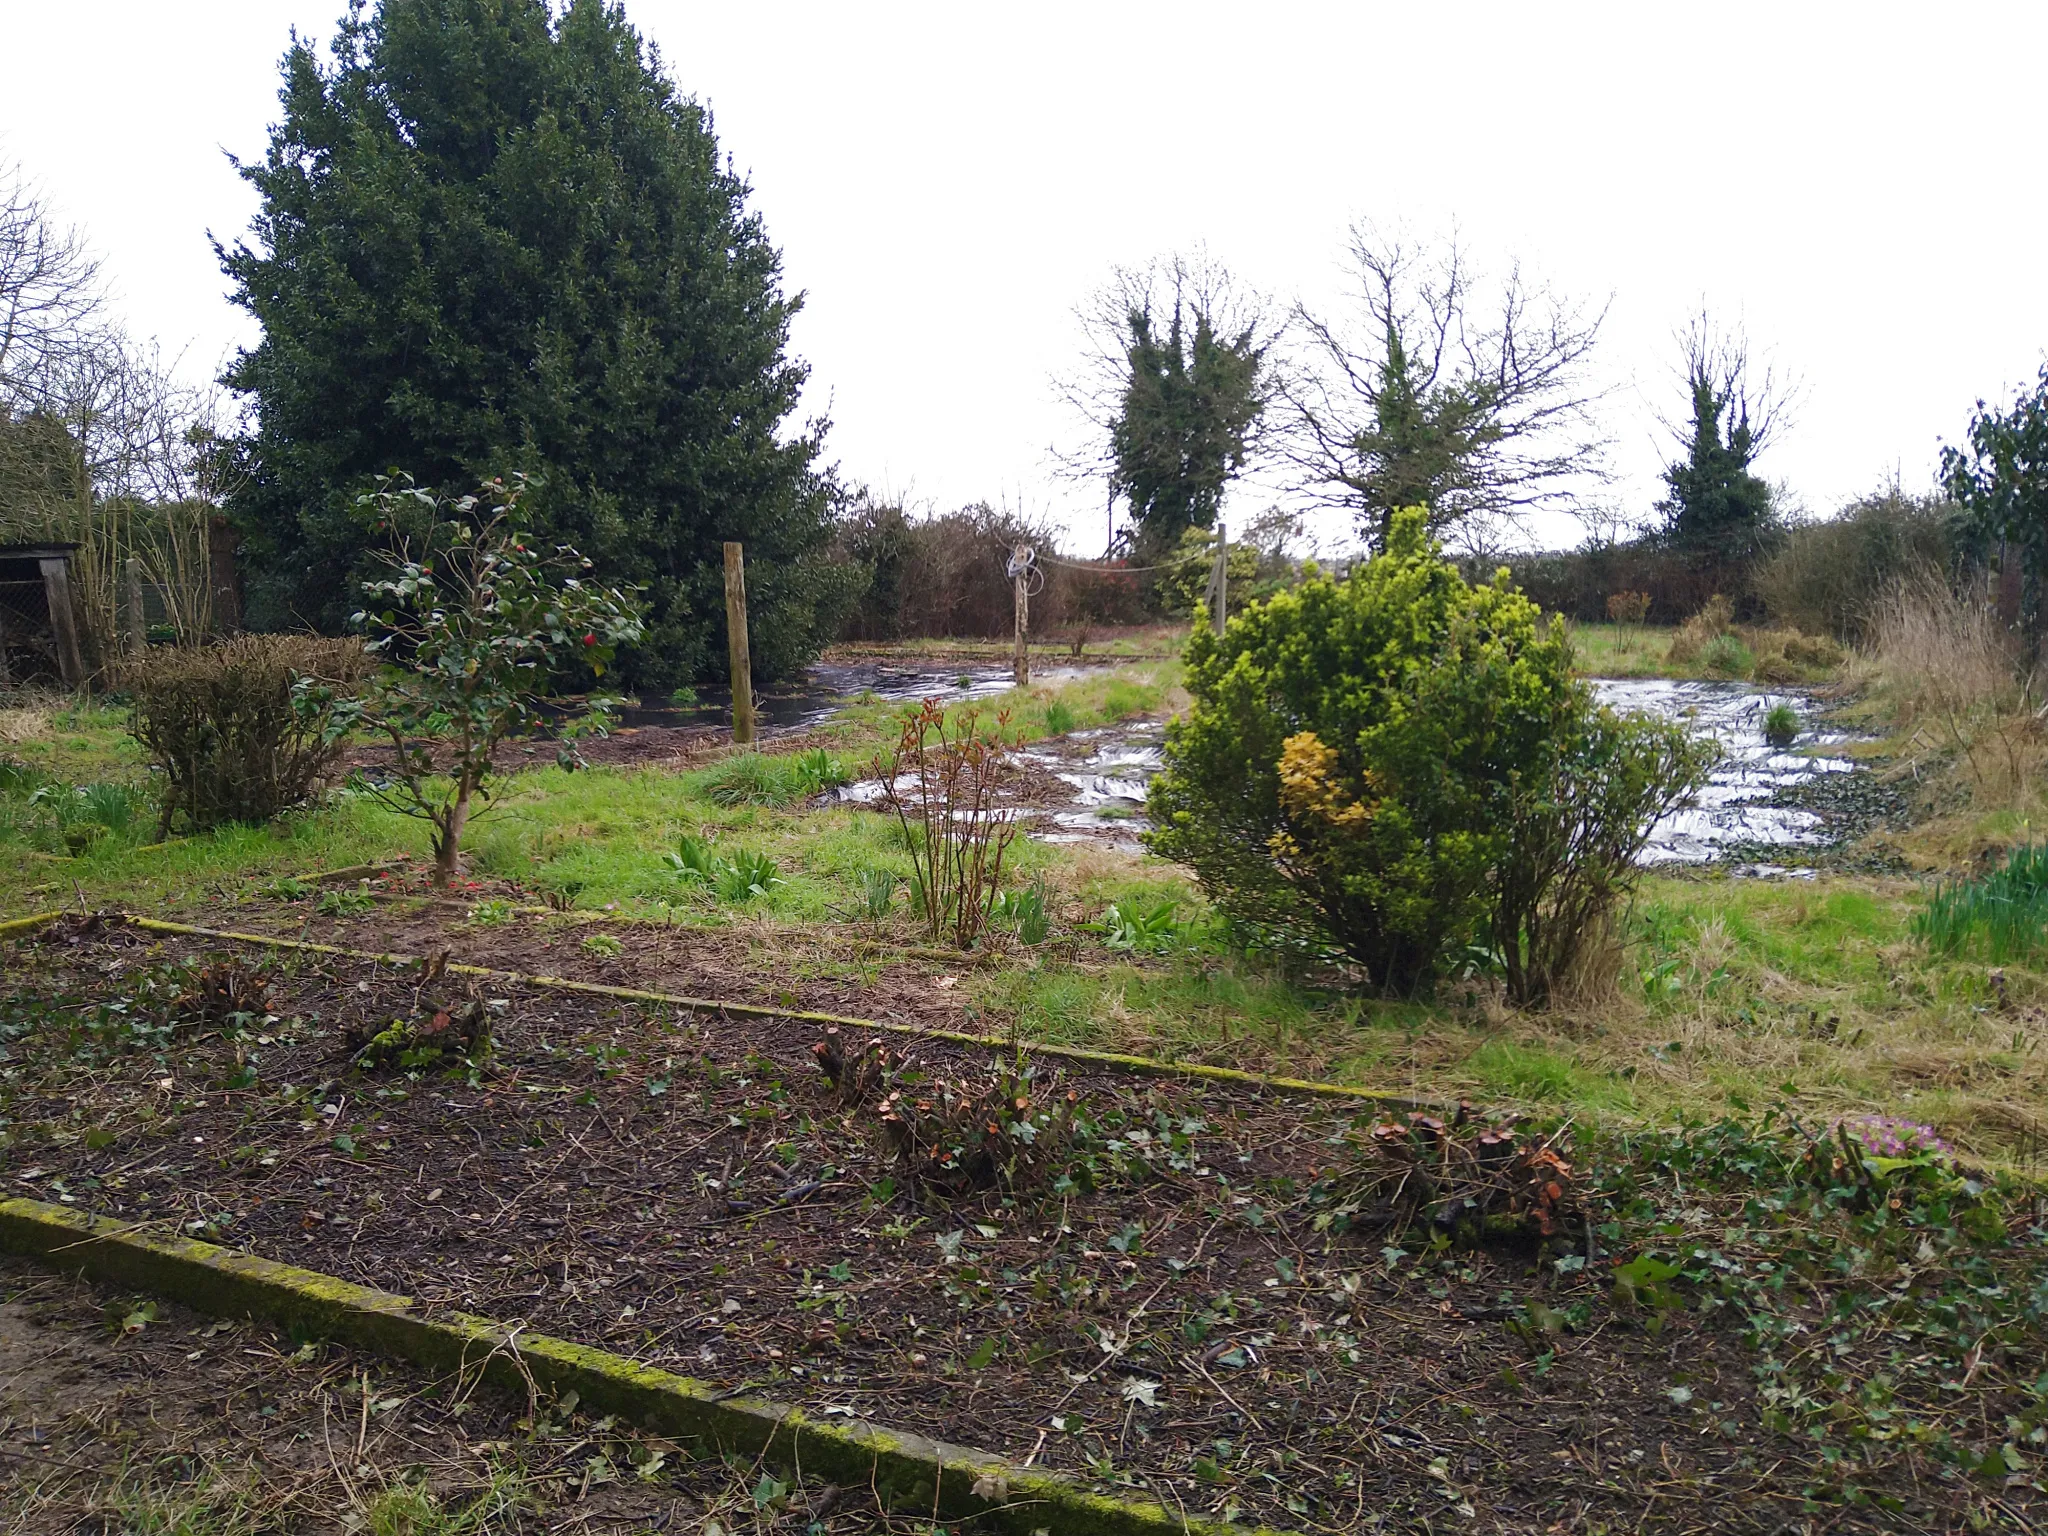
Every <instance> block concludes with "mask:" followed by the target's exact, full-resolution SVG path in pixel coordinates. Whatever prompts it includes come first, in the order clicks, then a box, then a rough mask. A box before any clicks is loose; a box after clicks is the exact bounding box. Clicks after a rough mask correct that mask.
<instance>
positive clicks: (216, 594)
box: [206, 513, 242, 635]
mask: <svg viewBox="0 0 2048 1536" xmlns="http://www.w3.org/2000/svg"><path fill="white" fill-rule="evenodd" d="M206 570H207V594H208V598H209V601H210V603H211V606H212V609H213V612H212V613H211V614H210V615H209V624H208V627H209V628H210V629H211V630H212V632H213V633H214V634H216V635H235V634H240V633H241V631H242V578H241V574H240V571H239V570H238V569H237V567H236V565H235V529H234V525H233V524H232V523H230V522H229V521H228V520H227V518H225V517H224V516H222V515H221V514H219V513H215V514H214V515H213V516H212V517H211V518H209V519H208V520H207V524H206Z"/></svg>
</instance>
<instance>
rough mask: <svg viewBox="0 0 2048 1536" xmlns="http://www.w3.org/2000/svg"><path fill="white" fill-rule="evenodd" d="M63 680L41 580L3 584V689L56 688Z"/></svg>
mask: <svg viewBox="0 0 2048 1536" xmlns="http://www.w3.org/2000/svg"><path fill="white" fill-rule="evenodd" d="M61 681H62V673H61V671H60V670H59V667H58V664H57V638H56V636H55V635H54V634H52V633H51V631H50V609H49V601H48V598H47V597H46V595H45V593H44V590H43V583H42V580H41V578H40V577H38V578H37V579H35V580H33V581H0V687H13V688H21V687H56V686H57V685H58V684H59V683H60V682H61Z"/></svg>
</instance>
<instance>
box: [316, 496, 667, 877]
mask: <svg viewBox="0 0 2048 1536" xmlns="http://www.w3.org/2000/svg"><path fill="white" fill-rule="evenodd" d="M526 492H527V485H526V481H525V477H524V476H521V475H514V476H513V477H512V479H511V483H510V484H509V485H508V484H507V483H506V482H505V481H502V480H487V481H485V482H484V484H483V485H482V486H480V487H479V488H478V490H477V492H476V494H474V495H470V496H458V497H453V498H443V497H439V496H435V495H433V494H431V493H429V492H427V491H424V490H420V489H419V488H417V487H416V486H414V485H413V483H412V480H411V478H410V477H409V476H404V475H400V476H396V477H385V478H383V479H381V480H380V481H379V482H378V488H377V489H376V490H375V491H374V492H372V493H370V494H369V495H366V496H362V497H359V498H357V505H358V506H359V507H360V508H361V509H362V511H363V512H364V514H365V515H366V516H367V517H370V518H373V519H374V520H375V521H376V524H377V526H378V528H379V529H381V530H388V531H389V532H390V534H391V537H392V539H393V548H392V549H391V550H390V551H388V552H387V553H385V554H383V555H382V556H381V557H380V558H381V559H382V560H383V562H384V565H385V567H386V570H387V572H388V574H387V575H386V576H385V577H384V578H382V579H380V580H377V581H367V582H364V583H363V593H364V595H365V596H366V597H367V598H368V599H369V602H370V605H369V606H368V607H366V608H365V609H363V610H362V611H361V612H358V613H357V614H356V615H355V616H354V617H355V622H356V623H357V624H359V625H361V626H363V627H365V628H368V629H373V630H375V631H376V634H377V638H376V639H374V640H372V641H371V642H370V644H369V646H368V649H369V650H371V651H373V652H375V653H377V654H378V655H379V656H380V657H382V658H383V659H384V660H385V662H386V665H385V666H384V667H383V668H382V669H381V670H380V671H379V672H378V673H377V675H376V676H375V677H374V678H372V679H371V680H370V682H369V683H368V685H367V686H366V687H365V689H364V693H363V696H362V697H361V698H357V699H351V700H346V701H342V702H339V703H336V702H334V701H333V700H332V699H331V698H330V697H328V696H327V691H326V690H319V691H317V692H316V691H312V690H301V692H302V695H303V697H304V698H305V699H311V698H314V697H319V698H321V699H322V701H323V703H324V705H325V707H327V708H329V709H330V710H331V712H332V722H331V724H330V726H329V728H328V731H327V733H326V736H325V739H327V740H330V741H331V740H333V739H334V738H335V737H337V736H339V735H340V734H341V733H342V732H343V731H346V730H349V729H353V728H355V727H358V726H360V727H362V728H364V729H367V730H370V731H373V732H375V733H376V734H377V735H380V736H382V737H384V738H386V739H387V740H389V741H390V743H391V746H392V751H393V753H394V755H395V757H396V762H397V775H396V778H395V780H394V781H393V782H392V783H390V784H389V785H379V786H372V787H371V788H370V790H369V792H370V794H371V795H372V796H373V797H374V798H375V799H376V800H378V801H379V802H380V803H381V804H383V805H384V806H385V807H387V808H388V809H390V810H393V811H396V812H398V813H399V814H400V815H402V816H411V817H414V818H416V819H418V820H421V821H424V822H426V823H427V824H428V825H429V826H430V827H432V829H433V849H434V871H433V879H434V885H435V886H436V888H438V889H441V890H446V889H447V887H448V884H449V882H450V881H451V880H452V879H453V878H454V876H455V871H456V865H457V861H458V860H459V858H460V857H461V848H462V835H463V833H464V831H465V830H466V829H467V828H468V825H469V821H470V818H471V817H472V816H473V815H475V814H477V813H478V812H480V811H482V810H484V809H486V808H487V807H488V806H489V804H490V800H491V795H492V792H493V789H494V785H495V780H496V778H497V777H498V772H499V770H498V766H497V752H498V748H499V747H501V746H502V745H503V744H504V742H505V739H506V738H507V737H508V736H511V735H514V734H516V733H518V732H520V731H522V730H526V729H529V728H531V727H533V726H535V725H538V724H540V723H541V721H542V714H541V710H540V705H541V701H542V698H543V696H544V695H545V693H546V691H547V690H548V688H549V686H550V684H551V683H552V681H553V680H554V676H555V674H556V673H558V672H560V671H563V670H565V669H567V668H570V667H576V668H581V669H584V670H586V671H588V672H589V674H590V675H591V676H593V677H598V678H602V677H603V676H604V673H605V669H606V668H607V667H608V666H610V665H611V662H612V660H613V657H614V656H615V655H616V653H617V650H618V648H619V647H620V646H624V645H632V644H634V643H635V642H636V641H638V640H639V639H640V638H641V636H642V634H643V632H644V631H643V628H642V626H641V623H640V619H639V616H638V613H637V611H636V609H635V608H634V605H633V603H632V602H631V601H630V600H629V599H628V598H627V596H626V594H625V593H623V592H621V591H619V590H618V589H616V588H607V587H601V586H598V585H595V584H594V583H591V582H589V581H588V580H587V578H586V574H585V573H587V572H589V570H590V569H591V563H590V562H589V561H588V560H586V559H584V558H583V557H582V556H581V555H579V554H578V553H577V552H576V551H575V550H573V549H571V548H569V547H568V546H567V545H558V546H552V547H544V546H543V544H542V541H541V540H540V538H539V537H538V536H536V535H534V534H533V532H532V531H531V528H530V523H529V516H530V515H529V513H528V511H527V510H526V508H525V506H524V501H525V497H526ZM614 702H616V701H614V700H611V699H605V698H595V699H591V700H589V701H588V703H587V706H586V709H585V711H584V712H583V713H582V714H580V715H572V716H570V717H568V718H555V719H552V720H549V721H548V722H547V723H548V724H549V726H550V727H551V728H552V730H553V731H554V733H555V735H556V737H557V739H558V743H559V744H558V746H557V748H556V753H555V755H556V760H557V761H558V762H560V763H561V764H562V765H563V766H564V767H568V768H573V767H575V766H576V763H577V758H576V754H575V750H574V747H573V741H574V739H575V737H576V736H577V735H578V734H579V733H581V732H584V731H591V730H602V729H603V726H604V723H605V721H606V719H607V718H608V714H607V712H608V709H609V707H610V706H611V705H612V704H613V703H614ZM437 747H438V748H439V752H438V754H437V752H436V750H435V749H436V748H437Z"/></svg>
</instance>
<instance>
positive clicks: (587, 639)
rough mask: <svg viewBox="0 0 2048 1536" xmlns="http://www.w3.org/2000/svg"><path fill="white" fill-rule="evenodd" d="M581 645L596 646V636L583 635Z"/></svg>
mask: <svg viewBox="0 0 2048 1536" xmlns="http://www.w3.org/2000/svg"><path fill="white" fill-rule="evenodd" d="M583 643H584V644H585V645H595V644H597V636H596V635H585V636H584V637H583Z"/></svg>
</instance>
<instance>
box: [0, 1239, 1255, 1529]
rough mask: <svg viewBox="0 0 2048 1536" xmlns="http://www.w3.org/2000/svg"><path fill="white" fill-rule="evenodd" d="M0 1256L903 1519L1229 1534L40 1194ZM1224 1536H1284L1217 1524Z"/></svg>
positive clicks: (1042, 1476) (989, 1460)
mask: <svg viewBox="0 0 2048 1536" xmlns="http://www.w3.org/2000/svg"><path fill="white" fill-rule="evenodd" d="M0 1251H5V1252H7V1253H12V1254H16V1255H18V1256H20V1257H22V1258H27V1259H33V1260H35V1261H37V1262H39V1263H42V1264H45V1265H48V1266H50V1267H52V1268H55V1269H59V1270H63V1271H67V1272H71V1273H76V1274H82V1275H85V1276H87V1277H89V1278H91V1279H95V1280H100V1281H106V1282H111V1283H113V1284H116V1285H120V1286H124V1287H133V1288H135V1289H137V1290H141V1291H147V1292H150V1293H151V1294H153V1295H157V1296H162V1297H166V1298H168V1299H169V1300H172V1301H177V1302H182V1303H183V1304H184V1305H186V1306H188V1307H191V1308H192V1309H193V1310H194V1311H197V1312H203V1313H205V1314H207V1315H208V1316H211V1317H226V1318H244V1317H248V1318H255V1319H258V1320H261V1321H263V1322H267V1323H271V1324H274V1325H276V1326H279V1327H287V1328H288V1327H298V1328H300V1329H303V1330H305V1331H307V1332H311V1333H316V1334H319V1335H321V1336H323V1337H325V1338H329V1339H333V1340H335V1341H336V1342H338V1343H342V1344H346V1345H349V1346H351V1347H353V1348H357V1349H364V1350H369V1351H372V1352H375V1353H378V1354H382V1355H393V1356H397V1357H398V1358H400V1359H403V1360H409V1361H411V1362H413V1363H414V1364H416V1365H420V1366H424V1367H426V1368H427V1369H429V1370H434V1371H442V1372H450V1373H467V1372H469V1371H472V1370H473V1371H476V1372H478V1373H479V1374H480V1376H481V1377H482V1379H483V1381H484V1382H485V1383H487V1384H488V1385H490V1386H492V1387H495V1388H497V1389H498V1390H500V1391H505V1392H509V1393H512V1394H514V1395H516V1396H520V1397H524V1396H525V1395H527V1394H528V1393H530V1392H532V1391H534V1390H536V1389H538V1390H541V1391H546V1392H549V1393H553V1394H556V1395H558V1396H559V1395H562V1394H565V1393H567V1392H570V1391H574V1392H575V1393H576V1394H577V1397H578V1399H579V1402H580V1404H581V1406H582V1407H583V1408H584V1409H586V1410H589V1411H593V1412H598V1413H614V1414H617V1415H618V1416H619V1417H621V1418H624V1419H628V1420H630V1421H631V1422H633V1423H634V1424H637V1425H638V1426H639V1427H641V1428H642V1429H644V1430H647V1431H649V1432H650V1433H653V1434H657V1435H661V1436H663V1437H665V1438H668V1439H672V1440H676V1441H679V1442H681V1443H683V1444H684V1445H685V1447H686V1448H688V1449H689V1450H690V1451H691V1452H692V1453H693V1454H694V1455H697V1456H700V1457H705V1456H714V1455H741V1456H747V1457H752V1458H758V1459H760V1460H763V1461H766V1462H768V1463H770V1464H772V1465H774V1466H776V1467H778V1468H783V1469H787V1470H790V1471H793V1472H795V1473H797V1474H799V1475H801V1476H803V1477H806V1478H812V1479H823V1480H825V1481H829V1482H834V1483H837V1484H839V1485H840V1486H841V1487H872V1488H874V1490H875V1491H876V1493H877V1495H878V1496H879V1497H880V1498H881V1500H882V1502H883V1503H884V1504H885V1505H887V1506H889V1507H891V1508H894V1509H898V1510H902V1511H905V1512H914V1513H918V1514H926V1515H932V1516H936V1517H938V1518H944V1519H973V1520H975V1521H977V1522H978V1523H979V1524H981V1525H982V1526H983V1527H984V1528H987V1529H991V1530H995V1531H1000V1532H1003V1533H1005V1536H1050V1533H1057V1536H1224V1532H1225V1530H1226V1528H1225V1527H1224V1526H1221V1525H1217V1524H1214V1523H1211V1522H1208V1521H1195V1520H1188V1519H1185V1518H1183V1517H1181V1516H1179V1515H1175V1514H1173V1513H1171V1512H1169V1511H1168V1510H1166V1509H1165V1508H1164V1507H1163V1506H1161V1505H1159V1504H1156V1503H1153V1502H1151V1501H1150V1500H1144V1499H1135V1498H1111V1497H1107V1496H1105V1495H1102V1494H1097V1493H1092V1492H1090V1491H1089V1490H1088V1489H1087V1488H1085V1487H1083V1486H1082V1485H1080V1484H1079V1483H1077V1482H1074V1481H1072V1480H1071V1479H1069V1478H1066V1477H1062V1476H1059V1475H1058V1474H1055V1473H1048V1472H1042V1471H1037V1470H1034V1469H1030V1468H1026V1467H1022V1466H1018V1465H1017V1464H1015V1463H1013V1462H1009V1461H1005V1460H1004V1459H1002V1458H1001V1457H997V1456H991V1455H989V1454H987V1453H986V1452H983V1451H974V1450H968V1449H965V1448H963V1447H960V1446H955V1445H948V1444H946V1443H945V1442H944V1441H939V1440H929V1439H926V1438H925V1437H924V1436H922V1435H914V1434H906V1433H902V1432H899V1431H896V1430H890V1429H885V1428H882V1427H881V1426H880V1425H876V1424H870V1423H866V1422H864V1421H862V1420H858V1419H849V1420H847V1421H845V1422H844V1423H834V1422H830V1421H827V1420H823V1419H818V1418H814V1417H812V1416H811V1415H810V1414H809V1413H807V1412H805V1411H804V1410H803V1409H801V1408H795V1407H791V1406H789V1405H787V1404H782V1403H775V1402H770V1401H767V1400H765V1399H762V1398H755V1397H733V1396H723V1395H721V1394H720V1392H719V1391H718V1389H717V1388H715V1387H713V1386H711V1385H710V1384H709V1383H707V1382H702V1381H696V1380H693V1379H691V1378H690V1377H687V1376H677V1375H674V1374H672V1373H671V1372H668V1371H662V1370H656V1369H654V1368H653V1367H651V1366H645V1365H641V1364H639V1363H638V1362H637V1361H634V1360H630V1359H627V1358H626V1357H625V1356H623V1355H615V1354H612V1353H610V1352H608V1351H606V1350H601V1349H590V1348H587V1347H586V1346H584V1345H580V1344H572V1343H569V1342H568V1341H567V1340H564V1339H556V1338H551V1337H549V1336H548V1335H546V1334H541V1333H528V1332H526V1331H525V1330H524V1329H521V1328H516V1327H513V1328H508V1327H506V1326H505V1325H503V1324H501V1323H496V1322H492V1321H491V1320H489V1319H488V1318H481V1317H472V1316H470V1315H468V1314H466V1313H461V1312H453V1313H449V1314H447V1315H446V1316H443V1317H427V1316H423V1315H422V1314H421V1313H420V1311H419V1310H418V1309H417V1308H416V1307H415V1306H414V1304H413V1301H412V1298H411V1297H409V1296H395V1295H393V1294H391V1293H390V1292H389V1291H377V1290H371V1289H370V1288H369V1287H367V1286H361V1285H355V1284H352V1283H350V1282H349V1281H346V1280H337V1279H335V1278H334V1277H333V1276H331V1275H323V1274H319V1273H317V1272H315V1271H313V1270H308V1269H296V1268H294V1267H292V1266H291V1265H289V1264H279V1263H276V1262H274V1261H272V1260H270V1259H265V1258H259V1257H258V1256H256V1255H255V1254H252V1253H244V1252H241V1251H239V1250H236V1249H233V1248H222V1247H219V1246H217V1245H215V1244H213V1243H202V1242H198V1241H196V1240H194V1239H191V1238H183V1237H157V1236H153V1235H149V1234H146V1233H143V1232H141V1231H139V1230H137V1229H136V1228H135V1227H133V1226H130V1225H129V1224H128V1223H126V1222H120V1221H115V1220H112V1219H110V1218H108V1217H105V1216H94V1215H91V1214H89V1213H88V1212H85V1211H80V1210H75V1209H73V1208H71V1207H68V1206H62V1205H50V1204H46V1203H45V1202H43V1201H40V1200H0ZM1228 1532H1229V1536H1280V1533H1278V1532H1275V1531H1272V1530H1270V1529H1263V1528H1262V1529H1259V1530H1252V1529H1248V1528H1247V1527H1244V1526H1237V1525H1233V1526H1230V1527H1228Z"/></svg>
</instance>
